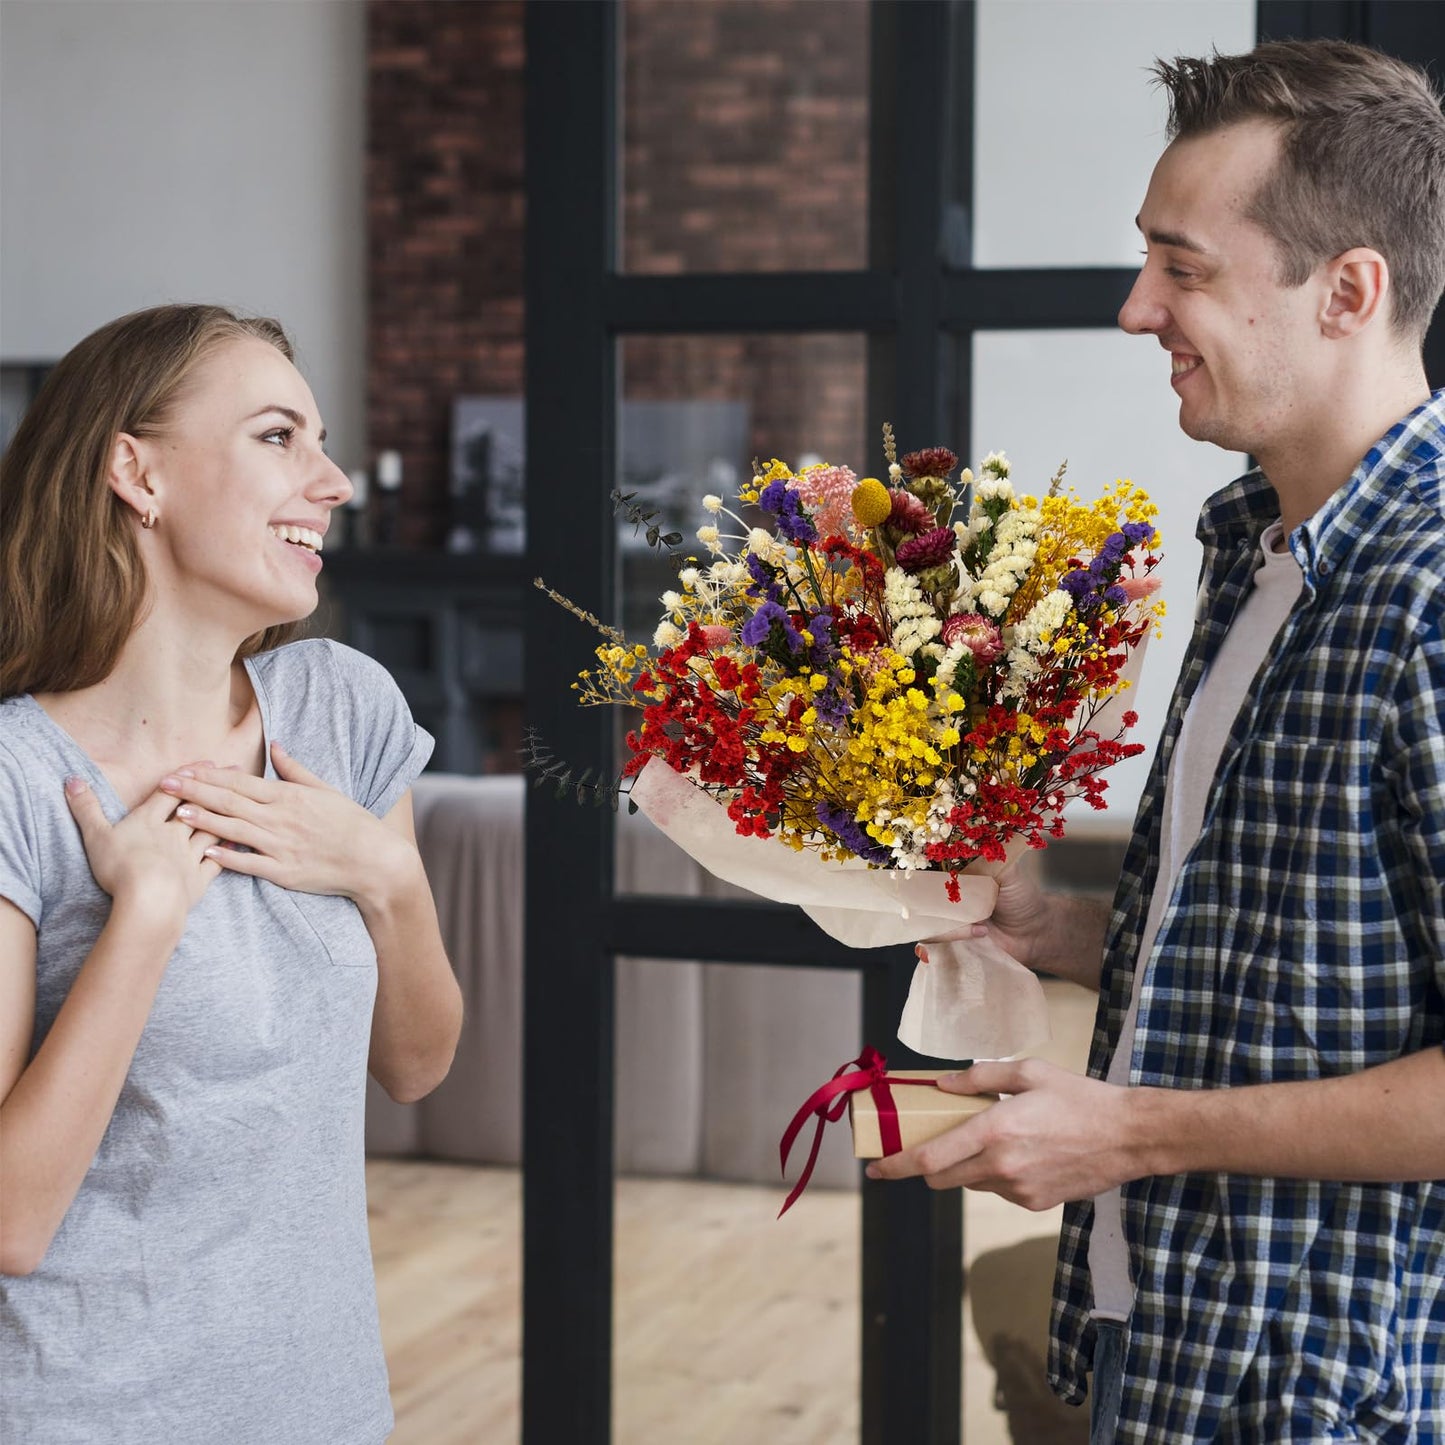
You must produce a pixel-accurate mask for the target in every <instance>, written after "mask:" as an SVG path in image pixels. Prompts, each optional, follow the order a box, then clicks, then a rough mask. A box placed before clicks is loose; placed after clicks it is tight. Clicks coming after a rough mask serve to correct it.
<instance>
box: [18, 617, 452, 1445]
mask: <svg viewBox="0 0 1445 1445" xmlns="http://www.w3.org/2000/svg"><path fill="white" fill-rule="evenodd" d="M246 666H247V669H248V671H249V673H250V676H251V680H252V682H253V683H254V685H255V690H256V696H257V698H258V700H259V702H260V708H261V717H262V722H263V727H264V730H265V736H266V741H267V743H268V745H269V743H270V742H271V741H272V740H273V739H276V740H279V741H280V742H281V743H282V744H284V746H285V747H286V748H287V750H288V751H289V752H290V753H291V754H292V755H293V756H294V757H295V758H296V759H297V760H298V761H299V762H300V763H302V764H303V765H304V766H305V767H307V768H309V769H310V770H311V771H312V772H313V773H315V774H317V775H318V776H319V777H320V778H322V779H323V780H325V781H326V782H327V783H329V784H331V785H332V786H333V787H336V788H338V789H340V790H341V791H342V792H344V793H346V794H347V795H348V796H349V797H351V798H354V799H355V800H356V801H357V802H359V803H361V804H362V805H363V806H364V807H366V808H368V809H369V810H370V811H371V812H373V813H375V814H377V815H378V816H380V815H382V814H385V813H386V812H388V811H389V810H390V809H391V808H392V806H393V805H394V804H395V803H396V802H397V801H398V800H399V799H400V798H401V796H402V794H403V793H404V792H405V791H406V789H407V788H408V787H410V785H411V783H412V780H413V779H414V778H415V777H416V775H417V773H419V772H420V771H421V768H422V766H423V764H424V763H425V762H426V759H427V757H428V756H429V755H430V753H431V746H432V740H431V738H430V737H428V735H427V734H426V733H425V732H423V731H422V730H421V729H420V728H418V727H417V726H416V724H415V723H414V722H413V721H412V718H411V714H410V712H409V711H408V710H407V706H406V703H405V702H404V701H403V700H402V697H401V694H400V693H399V692H398V690H397V688H396V685H395V684H394V683H393V682H392V680H391V678H390V677H389V676H387V674H386V672H385V670H384V669H382V668H381V667H380V666H378V665H377V664H376V663H375V662H373V661H371V660H370V659H369V658H367V657H365V656H363V655H362V654H361V653H358V652H354V651H352V650H351V649H349V648H346V647H342V646H340V645H339V644H336V643H333V642H328V641H308V642H298V643H293V644H291V645H290V646H288V647H283V648H279V649H277V650H276V651H274V652H269V653H264V654H262V655H261V656H259V657H255V658H252V659H250V660H249V661H248V662H247V664H246ZM72 773H77V774H80V775H81V776H83V777H85V778H87V779H88V780H89V782H90V784H91V786H92V787H93V788H94V789H95V791H96V794H97V796H98V797H99V799H100V802H101V806H102V807H103V808H104V810H105V813H106V816H107V817H108V818H110V819H111V820H112V821H116V820H118V819H119V818H120V817H121V816H122V815H123V813H124V809H123V808H122V806H121V804H120V802H119V800H118V799H117V798H116V796H115V794H114V793H113V791H112V790H111V788H110V787H109V785H108V784H107V783H106V781H105V779H104V777H103V776H102V775H101V773H100V772H99V771H98V769H97V768H96V767H95V766H94V765H93V764H92V763H91V762H90V760H89V758H88V757H86V755H85V754H84V753H83V752H81V750H80V749H79V748H78V747H77V746H76V744H75V743H74V742H73V741H72V739H71V738H70V737H69V736H68V735H67V734H66V733H65V732H63V731H62V730H61V729H60V728H59V727H58V726H57V725H56V724H55V723H54V722H52V721H51V720H50V718H49V717H48V716H47V715H46V713H45V712H44V711H43V710H42V709H41V708H40V707H39V706H38V705H37V704H36V703H35V702H34V701H33V700H32V699H31V698H29V697H18V698H11V699H8V700H7V701H5V702H3V703H0V895H3V896H4V897H6V898H8V899H10V900H11V901H12V902H13V903H14V904H16V906H17V907H19V908H20V909H22V910H23V911H24V912H25V913H26V914H28V915H29V917H30V918H31V919H32V920H33V921H34V923H35V925H36V928H37V931H38V938H37V959H36V1018H35V1035H34V1042H33V1044H32V1052H33V1050H34V1049H38V1048H39V1046H40V1044H41V1042H42V1041H43V1040H44V1038H45V1035H46V1033H47V1031H48V1030H49V1028H50V1026H51V1024H52V1023H53V1022H54V1019H55V1015H56V1013H57V1012H58V1010H59V1008H60V1006H61V1004H62V1003H63V1002H64V1001H65V998H66V995H67V993H68V992H69V990H70V987H71V984H72V983H73V982H74V979H75V976H76V974H77V972H78V971H79V969H80V966H81V964H82V963H83V962H84V960H85V957H86V955H87V953H88V952H89V950H90V948H91V946H92V945H93V943H94V941H95V938H96V936H97V934H98V933H99V932H100V929H101V926H102V924H103V923H104V921H105V918H106V916H107V913H108V910H109V905H110V900H109V898H108V897H107V896H106V895H105V894H104V893H103V892H102V891H101V889H100V888H99V887H98V886H97V884H96V882H95V880H94V878H93V877H92V875H91V872H90V867H89V864H88V863H87V861H86V856H85V851H84V849H83V848H82V846H81V842H80V834H79V831H78V829H77V828H76V825H75V823H74V821H73V820H72V818H71V816H70V812H69V809H68V808H67V806H66V803H65V795H64V780H65V778H66V777H67V776H68V775H69V774H72ZM267 776H274V773H273V772H272V770H271V767H270V761H269V746H268V748H267ZM0 966H3V961H0ZM375 995H376V952H375V949H374V948H373V946H372V943H371V939H370V936H369V935H368V933H367V931H366V928H365V925H364V924H363V923H362V920H361V914H360V912H359V911H358V910H357V908H356V906H355V904H353V903H351V902H350V901H349V900H347V899H345V898H339V897H323V896H319V895H314V894H307V893H293V892H289V891H288V890H286V889H284V888H278V887H277V886H275V885H274V884H271V883H266V882H263V881H262V880H260V879H254V878H250V877H247V876H245V875H244V874H240V873H228V872H222V873H221V875H220V876H219V877H218V878H217V879H216V880H215V881H214V882H213V883H212V884H211V886H210V887H209V888H208V889H207V890H206V893H205V894H204V896H203V897H202V898H201V900H200V902H199V903H197V904H196V906H195V907H194V908H193V909H192V910H191V914H190V917H189V919H188V921H187V925H186V932H185V936H184V937H183V938H182V940H181V944H180V947H179V948H178V949H177V950H176V952H175V953H174V955H173V956H172V957H171V960H170V963H169V965H168V966H167V968H166V972H165V975H164V977H163V979H162V981H161V985H160V989H159V991H158V992H157V994H156V999H155V1003H154V1005H153V1006H152V1008H151V1012H150V1016H149V1019H148V1021H147V1023H146V1026H145V1030H144V1032H143V1033H142V1035H141V1039H140V1044H139V1046H138V1047H137V1049H136V1052H135V1058H134V1060H133V1062H132V1064H131V1067H130V1072H129V1074H128V1075H127V1076H126V1082H125V1085H124V1087H123V1089H122V1090H121V1094H120V1098H119V1100H118V1102H117V1104H116V1108H115V1113H114V1115H113V1117H112V1118H111V1121H110V1125H109V1127H108V1128H107V1129H106V1132H105V1136H104V1138H103V1139H102V1140H101V1144H100V1149H99V1151H98V1152H97V1154H96V1156H95V1159H94V1161H93V1162H92V1164H91V1166H90V1170H89V1172H88V1173H87V1174H86V1176H85V1181H84V1183H83V1184H82V1185H81V1187H80V1192H79V1194H77V1196H76V1198H75V1201H74V1203H73V1204H72V1205H71V1206H70V1209H69V1211H68V1212H67V1214H66V1216H65V1219H64V1221H63V1222H62V1224H61V1226H60V1229H59V1231H58V1233H57V1234H56V1236H55V1239H54V1241H53V1242H52V1244H51V1246H50V1249H49V1250H48V1251H47V1253H46V1255H45V1258H44V1260H43V1261H42V1263H41V1265H40V1267H39V1269H38V1270H36V1271H35V1273H34V1274H31V1275H28V1276H25V1277H23V1278H0V1440H3V1441H5V1442H6V1445H10V1442H14V1445H22V1442H23V1445H98V1442H101V1441H104V1442H105V1445H132V1442H134V1445H343V1442H344V1445H375V1442H379V1441H381V1440H384V1439H385V1438H386V1436H387V1434H388V1433H389V1432H390V1430H391V1426H392V1413H391V1402H390V1397H389V1394H388V1389H387V1376H386V1363H385V1359H384V1358H383V1355H382V1350H381V1340H380V1333H379V1330H378V1327H377V1315H376V1287H375V1281H374V1276H373V1274H372V1265H371V1251H370V1245H369V1240H368V1235H367V1223H366V1191H365V1175H364V1157H363V1105H364V1099H365V1085H366V1059H367V1050H368V1043H369V1036H370V1030H371V1013H372V1004H373V1001H374V999H375Z"/></svg>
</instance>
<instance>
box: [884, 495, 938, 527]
mask: <svg viewBox="0 0 1445 1445" xmlns="http://www.w3.org/2000/svg"><path fill="white" fill-rule="evenodd" d="M892 491H893V510H892V511H891V512H890V513H889V514H888V525H889V526H890V527H897V528H898V530H899V531H900V532H927V531H929V530H931V529H932V528H933V527H935V526H937V525H938V524H937V523H936V522H935V521H934V519H933V513H932V512H931V511H930V510H929V509H928V508H927V507H926V506H924V504H923V503H922V502H920V501H919V500H918V498H917V497H915V496H914V495H913V493H912V492H909V491H905V490H904V489H903V488H902V487H894V488H893V489H892Z"/></svg>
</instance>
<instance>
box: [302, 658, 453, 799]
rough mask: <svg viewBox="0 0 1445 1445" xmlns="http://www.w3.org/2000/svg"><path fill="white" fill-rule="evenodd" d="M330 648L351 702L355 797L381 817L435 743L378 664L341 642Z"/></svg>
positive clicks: (350, 717)
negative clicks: (414, 717)
mask: <svg viewBox="0 0 1445 1445" xmlns="http://www.w3.org/2000/svg"><path fill="white" fill-rule="evenodd" d="M327 648H328V651H329V652H330V654H331V658H332V662H333V664H334V665H335V667H336V670H337V674H338V682H339V684H340V688H341V692H342V695H343V696H344V697H346V698H347V700H348V702H349V708H348V718H349V725H350V733H351V796H352V797H353V798H355V799H356V801H357V802H358V803H360V804H361V805H362V807H364V808H366V809H367V810H368V811H369V812H372V813H375V814H376V816H377V817H378V818H382V817H385V816H386V814H387V813H389V812H390V811H391V810H392V808H394V807H395V806H396V804H397V802H398V801H399V800H400V799H401V796H402V794H403V793H405V792H406V790H407V789H408V788H409V787H411V785H412V783H413V782H415V780H416V777H417V774H418V773H420V772H421V770H422V769H423V768H424V767H425V766H426V763H427V759H428V758H430V757H431V754H432V748H433V747H434V746H435V742H434V741H433V739H432V736H431V734H430V733H429V732H427V731H426V729H425V728H421V727H418V726H417V724H416V722H415V720H414V719H413V718H412V715H411V709H410V708H409V707H408V706H407V704H406V699H405V698H404V697H403V696H402V695H401V689H400V688H399V687H397V685H396V683H395V682H393V681H392V677H391V674H390V673H389V672H387V670H386V669H385V668H384V667H383V666H382V665H381V664H380V663H379V662H377V661H375V660H374V659H373V658H370V657H368V656H367V655H366V654H365V653H363V652H357V651H356V649H355V648H351V647H344V646H342V644H341V643H339V642H330V643H328V644H327Z"/></svg>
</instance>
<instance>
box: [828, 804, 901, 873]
mask: <svg viewBox="0 0 1445 1445" xmlns="http://www.w3.org/2000/svg"><path fill="white" fill-rule="evenodd" d="M815 811H816V813H817V816H818V821H819V822H820V823H821V824H822V825H823V826H824V827H825V828H826V829H827V830H828V831H829V832H830V833H832V834H833V836H834V837H835V838H837V839H838V841H839V842H840V843H842V845H843V846H844V847H845V848H847V849H848V850H849V851H850V852H852V853H856V854H857V855H858V857H860V858H864V859H866V860H867V861H868V862H869V863H887V862H890V861H891V859H892V856H893V855H892V854H891V853H889V851H888V850H887V849H886V848H885V847H884V846H883V845H882V844H881V843H875V842H874V841H873V839H872V838H870V837H869V836H868V835H867V833H865V832H864V831H863V828H862V826H861V825H860V824H859V823H858V822H857V821H856V820H855V819H854V817H853V815H852V813H850V812H849V811H848V809H847V808H835V807H834V806H833V805H832V804H831V803H829V802H827V801H826V800H825V801H823V802H820V803H819V804H818V806H817V808H816V809H815Z"/></svg>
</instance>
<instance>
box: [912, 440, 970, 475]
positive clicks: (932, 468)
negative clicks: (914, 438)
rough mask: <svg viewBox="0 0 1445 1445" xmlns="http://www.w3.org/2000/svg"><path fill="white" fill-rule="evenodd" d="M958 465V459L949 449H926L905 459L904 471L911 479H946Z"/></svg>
mask: <svg viewBox="0 0 1445 1445" xmlns="http://www.w3.org/2000/svg"><path fill="white" fill-rule="evenodd" d="M957 465H958V458H957V457H956V456H955V455H954V454H953V453H952V452H951V451H949V449H948V448H947V447H925V448H924V449H923V450H922V451H921V452H909V453H908V455H907V456H906V457H904V458H903V470H904V471H905V472H907V473H908V475H909V476H910V477H946V476H947V475H948V474H949V473H950V472H951V471H952V470H953V469H954V467H956V466H957Z"/></svg>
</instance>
